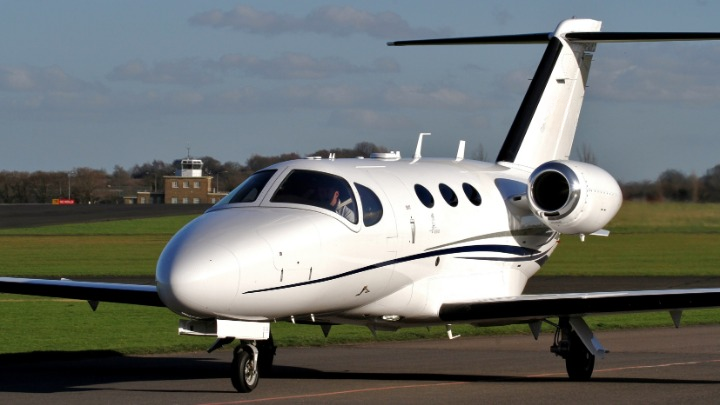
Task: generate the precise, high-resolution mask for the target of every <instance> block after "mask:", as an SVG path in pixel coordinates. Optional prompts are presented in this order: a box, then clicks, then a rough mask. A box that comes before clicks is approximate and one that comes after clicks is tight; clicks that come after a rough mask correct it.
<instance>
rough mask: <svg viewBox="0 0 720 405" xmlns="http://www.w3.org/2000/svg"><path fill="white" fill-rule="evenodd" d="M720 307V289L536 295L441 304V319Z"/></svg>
mask: <svg viewBox="0 0 720 405" xmlns="http://www.w3.org/2000/svg"><path fill="white" fill-rule="evenodd" d="M709 307H720V288H697V289H673V290H642V291H613V292H591V293H567V294H533V295H520V296H516V297H507V298H496V299H488V300H482V301H475V302H467V303H448V304H443V305H442V306H441V307H440V319H442V320H443V321H445V322H458V323H478V324H483V323H487V324H492V323H522V322H530V321H535V320H540V319H545V318H552V317H573V316H584V315H596V314H610V313H623V312H625V313H630V312H646V311H661V310H671V311H672V310H682V309H690V308H709Z"/></svg>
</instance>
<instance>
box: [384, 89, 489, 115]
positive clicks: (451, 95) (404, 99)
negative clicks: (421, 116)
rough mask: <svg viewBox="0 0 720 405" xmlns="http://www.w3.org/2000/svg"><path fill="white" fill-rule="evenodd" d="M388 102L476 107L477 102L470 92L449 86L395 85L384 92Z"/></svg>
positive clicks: (399, 104) (438, 106)
mask: <svg viewBox="0 0 720 405" xmlns="http://www.w3.org/2000/svg"><path fill="white" fill-rule="evenodd" d="M384 100H385V102H386V103H387V104H389V105H393V106H397V107H412V108H463V109H465V108H474V107H475V106H476V105H477V103H476V102H475V101H474V100H473V99H472V97H470V96H469V95H468V94H466V93H464V92H462V91H460V90H457V89H452V88H448V87H435V88H426V87H421V86H409V85H404V86H393V87H390V88H388V89H387V90H386V91H385V94H384Z"/></svg>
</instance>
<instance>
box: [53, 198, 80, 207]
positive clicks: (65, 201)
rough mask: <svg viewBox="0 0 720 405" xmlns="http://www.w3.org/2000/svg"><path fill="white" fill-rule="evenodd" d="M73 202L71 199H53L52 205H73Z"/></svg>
mask: <svg viewBox="0 0 720 405" xmlns="http://www.w3.org/2000/svg"><path fill="white" fill-rule="evenodd" d="M73 204H75V200H73V199H71V198H55V199H53V205H73Z"/></svg>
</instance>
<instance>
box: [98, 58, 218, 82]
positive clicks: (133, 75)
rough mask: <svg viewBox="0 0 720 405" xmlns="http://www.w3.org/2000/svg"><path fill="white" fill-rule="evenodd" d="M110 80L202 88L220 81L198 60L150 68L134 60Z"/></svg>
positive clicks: (187, 59)
mask: <svg viewBox="0 0 720 405" xmlns="http://www.w3.org/2000/svg"><path fill="white" fill-rule="evenodd" d="M107 78H108V79H109V80H115V81H126V80H127V81H137V82H141V83H147V84H179V85H185V86H200V85H206V84H211V83H216V82H218V81H219V79H218V78H216V77H215V76H214V75H213V74H212V73H211V72H209V71H208V70H207V69H205V67H204V63H203V62H201V61H199V60H198V59H196V58H184V59H180V60H175V61H162V62H158V63H156V64H155V65H153V66H152V67H149V66H148V65H147V64H146V63H145V62H143V61H141V60H132V61H129V62H127V63H124V64H122V65H119V66H116V67H115V68H114V69H113V70H112V72H110V73H109V74H108V75H107Z"/></svg>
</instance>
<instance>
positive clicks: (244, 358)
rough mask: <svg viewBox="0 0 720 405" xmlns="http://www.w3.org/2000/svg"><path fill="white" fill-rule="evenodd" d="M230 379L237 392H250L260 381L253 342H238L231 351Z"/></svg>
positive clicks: (256, 354)
mask: <svg viewBox="0 0 720 405" xmlns="http://www.w3.org/2000/svg"><path fill="white" fill-rule="evenodd" d="M230 380H231V381H232V385H233V387H235V389H236V390H237V391H238V392H250V391H252V390H254V389H255V387H257V385H258V381H260V373H259V372H258V351H257V348H256V347H255V345H254V344H240V345H238V346H237V347H236V348H235V350H234V352H233V360H232V365H231V369H230Z"/></svg>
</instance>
